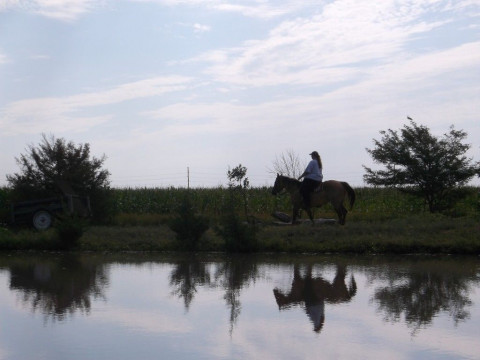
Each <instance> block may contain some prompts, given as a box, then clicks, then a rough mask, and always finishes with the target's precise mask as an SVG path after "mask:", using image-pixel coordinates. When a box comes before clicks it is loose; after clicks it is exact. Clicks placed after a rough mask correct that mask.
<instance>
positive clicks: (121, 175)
mask: <svg viewBox="0 0 480 360" xmlns="http://www.w3.org/2000/svg"><path fill="white" fill-rule="evenodd" d="M479 109H480V1H479V0H381V1H371V0H329V1H323V0H318V1H313V0H308V1H298V0H0V186H3V185H6V184H7V181H6V175H7V174H14V173H17V172H19V171H20V168H19V166H18V164H17V163H16V160H15V159H16V158H18V157H19V156H20V155H21V154H25V153H27V149H28V147H29V146H31V145H33V146H35V145H38V144H39V143H40V142H41V141H42V134H45V135H47V136H49V135H53V136H55V137H56V138H64V139H65V140H67V141H73V142H74V143H75V144H85V143H88V144H89V145H90V148H91V155H92V156H94V157H98V158H99V157H102V156H103V155H105V157H106V160H105V163H104V167H105V168H106V169H108V170H109V171H110V173H111V175H110V180H111V185H112V186H113V187H144V186H146V187H166V186H178V187H184V186H185V187H186V186H187V185H189V186H190V187H210V186H219V185H226V184H227V183H228V179H227V171H228V170H229V169H231V168H233V167H236V166H237V165H239V164H241V165H242V166H245V167H246V168H247V177H248V178H249V180H250V183H251V185H252V186H271V185H273V181H274V179H275V174H274V173H272V168H273V162H274V161H275V159H276V158H277V157H279V156H281V154H285V153H287V152H293V153H294V154H296V155H298V157H299V158H300V160H301V161H303V162H304V164H305V165H306V164H307V162H308V161H309V160H310V156H309V153H310V152H312V151H313V150H316V151H318V152H319V153H320V155H321V157H322V161H323V166H324V170H323V172H324V179H325V180H327V179H336V180H341V181H347V182H349V183H350V184H351V185H352V186H363V185H365V183H364V181H363V175H364V173H365V171H364V168H363V165H366V166H368V167H373V168H381V166H380V165H378V164H374V163H373V162H372V159H371V157H370V155H369V154H368V152H367V151H366V148H373V139H381V135H380V131H382V130H388V129H392V130H400V129H401V128H402V127H403V126H404V125H407V124H408V123H409V122H408V120H407V116H408V117H411V118H413V119H414V121H415V122H416V123H417V124H419V125H424V126H427V127H428V128H429V129H430V130H431V132H432V134H433V135H435V136H439V137H441V136H442V135H443V134H445V133H446V132H448V131H449V128H450V126H451V125H454V126H455V129H457V130H460V129H461V130H464V131H466V132H467V134H468V137H467V139H466V140H465V142H466V143H469V144H471V149H470V151H469V152H468V154H467V155H468V156H469V157H471V158H473V160H474V161H480V121H479V120H480V116H479ZM472 184H475V185H478V184H480V181H479V179H478V178H475V179H474V180H473V181H472Z"/></svg>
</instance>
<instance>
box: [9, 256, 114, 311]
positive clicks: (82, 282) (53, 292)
mask: <svg viewBox="0 0 480 360" xmlns="http://www.w3.org/2000/svg"><path fill="white" fill-rule="evenodd" d="M9 270H10V285H9V287H10V289H11V290H13V291H15V292H17V293H18V294H19V295H20V299H21V302H22V303H23V304H24V306H25V307H27V308H29V309H31V311H32V312H37V311H38V312H40V313H42V314H43V315H45V316H46V317H50V318H52V319H53V320H62V319H64V317H65V316H66V315H67V314H73V313H74V312H76V311H80V312H82V313H85V314H88V313H89V311H90V306H91V298H92V297H94V298H99V297H104V288H105V286H106V285H107V284H108V279H107V276H106V274H105V272H104V268H103V266H99V265H98V264H95V263H92V262H91V261H88V260H86V259H85V258H83V259H80V258H79V257H78V256H75V255H63V256H59V257H40V258H38V257H33V258H32V257H22V258H15V259H14V260H13V261H11V262H10V264H9Z"/></svg>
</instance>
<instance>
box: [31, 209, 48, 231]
mask: <svg viewBox="0 0 480 360" xmlns="http://www.w3.org/2000/svg"><path fill="white" fill-rule="evenodd" d="M52 224H53V216H52V214H50V213H49V212H48V211H47V210H38V211H36V212H35V213H34V214H33V216H32V225H33V227H34V228H35V229H37V230H40V231H41V230H47V229H48V228H50V227H51V226H52Z"/></svg>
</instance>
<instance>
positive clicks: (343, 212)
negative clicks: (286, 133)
mask: <svg viewBox="0 0 480 360" xmlns="http://www.w3.org/2000/svg"><path fill="white" fill-rule="evenodd" d="M301 184H302V183H301V182H300V181H298V180H297V179H292V178H289V177H287V176H283V175H278V174H277V178H276V179H275V184H274V185H273V189H272V194H273V195H277V194H278V193H279V192H280V191H282V190H283V189H285V190H286V191H287V192H288V193H290V200H291V202H292V205H293V216H292V225H293V224H295V220H296V218H297V215H298V211H299V210H300V209H304V210H305V211H306V212H307V214H308V217H309V218H310V220H311V221H312V223H314V221H313V214H312V210H311V208H312V207H320V206H322V205H324V204H326V203H330V204H332V206H333V208H334V209H335V211H336V212H337V215H338V222H339V224H340V225H344V224H345V218H346V216H347V212H348V211H347V209H346V208H345V206H343V203H344V202H345V199H346V198H347V197H348V198H349V199H350V208H352V207H353V204H354V203H355V191H354V190H353V189H352V187H351V186H350V185H348V184H347V183H346V182H344V181H337V180H328V181H325V182H323V183H322V190H321V191H317V192H314V193H313V194H311V196H310V200H311V201H310V204H309V205H308V206H307V205H306V204H305V202H304V200H303V196H302V194H301V193H300V187H301Z"/></svg>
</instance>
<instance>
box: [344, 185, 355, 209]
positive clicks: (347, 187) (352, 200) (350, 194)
mask: <svg viewBox="0 0 480 360" xmlns="http://www.w3.org/2000/svg"><path fill="white" fill-rule="evenodd" d="M341 184H342V185H343V187H344V188H345V190H346V191H347V194H348V198H349V199H350V210H351V209H352V208H353V204H354V203H355V191H354V190H353V189H352V187H351V186H350V185H348V183H346V182H345V181H342V182H341Z"/></svg>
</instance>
